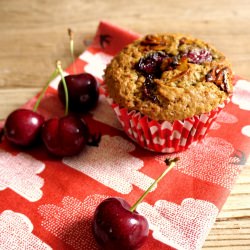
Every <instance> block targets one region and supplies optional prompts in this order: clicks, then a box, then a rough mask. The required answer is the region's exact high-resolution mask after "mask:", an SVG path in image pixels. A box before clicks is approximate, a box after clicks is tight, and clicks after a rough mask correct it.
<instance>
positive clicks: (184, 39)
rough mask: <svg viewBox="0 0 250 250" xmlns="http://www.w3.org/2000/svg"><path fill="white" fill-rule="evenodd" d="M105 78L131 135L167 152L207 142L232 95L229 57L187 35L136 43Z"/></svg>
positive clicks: (109, 68) (114, 61)
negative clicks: (207, 136)
mask: <svg viewBox="0 0 250 250" xmlns="http://www.w3.org/2000/svg"><path fill="white" fill-rule="evenodd" d="M104 79H105V85H106V90H107V94H108V96H109V97H110V98H111V100H112V107H113V108H114V110H115V112H116V114H117V117H118V119H119V121H120V122H121V124H122V126H123V128H124V130H125V132H126V133H127V134H128V136H129V137H130V138H131V139H133V140H134V141H136V142H137V143H138V144H139V145H141V146H142V147H144V148H147V149H149V150H153V151H156V152H163V153H171V152H178V151H181V150H184V149H186V148H188V147H189V146H190V145H191V144H192V143H193V142H196V141H199V140H201V139H202V138H204V136H205V135H206V134H207V131H208V129H209V128H210V126H211V125H212V122H213V121H214V120H215V119H216V117H217V115H218V113H219V112H220V111H221V110H222V109H223V108H224V107H225V104H226V103H227V102H228V101H229V97H230V95H231V94H232V91H233V85H232V71H231V65H230V63H229V62H228V61H227V59H226V58H225V56H224V55H223V54H222V53H221V52H219V51H218V50H217V49H215V48H214V47H213V46H211V45H209V44H208V43H205V42H203V41H201V40H199V39H196V38H192V37H190V36H185V35H183V34H154V35H147V36H145V37H143V38H140V39H138V40H136V41H134V42H133V43H132V44H129V45H128V46H126V47H125V48H124V49H123V50H122V51H121V52H120V53H119V54H118V55H117V56H115V57H114V58H113V59H112V61H111V62H110V64H109V65H108V66H107V68H106V70H105V78H104Z"/></svg>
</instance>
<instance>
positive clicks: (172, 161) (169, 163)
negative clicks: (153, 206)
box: [129, 157, 179, 212]
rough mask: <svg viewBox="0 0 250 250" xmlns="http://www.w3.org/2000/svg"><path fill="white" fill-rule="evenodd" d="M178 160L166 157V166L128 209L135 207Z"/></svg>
mask: <svg viewBox="0 0 250 250" xmlns="http://www.w3.org/2000/svg"><path fill="white" fill-rule="evenodd" d="M178 160H179V158H178V157H176V158H174V159H166V160H165V163H166V164H167V165H168V168H166V170H165V171H164V172H163V173H162V174H161V175H160V176H159V177H158V178H157V179H156V180H155V181H154V182H153V183H152V184H151V186H150V187H149V188H148V189H147V190H146V191H145V193H144V194H143V195H142V196H141V197H140V198H139V200H138V201H137V202H136V203H135V204H134V205H133V206H132V207H131V208H130V209H129V210H130V211H131V212H134V210H135V209H136V208H137V206H138V205H139V204H140V203H141V202H142V200H143V199H144V198H145V197H146V195H147V194H148V193H149V192H150V191H151V190H152V188H153V187H154V186H155V185H156V184H157V183H158V182H159V181H160V180H161V179H162V178H163V177H164V176H165V175H166V174H167V173H168V172H169V171H170V170H171V169H172V168H173V167H174V166H175V164H176V162H177V161H178Z"/></svg>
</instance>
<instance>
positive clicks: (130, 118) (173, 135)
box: [109, 99, 229, 153]
mask: <svg viewBox="0 0 250 250" xmlns="http://www.w3.org/2000/svg"><path fill="white" fill-rule="evenodd" d="M109 102H110V104H111V106H112V108H113V109H114V111H115V113H116V116H117V118H118V120H119V121H120V123H121V125H122V127H123V129H124V131H125V132H126V134H127V135H128V136H129V137H130V138H131V139H132V140H133V141H135V142H136V143H138V144H139V145H140V146H141V147H143V148H145V149H148V150H151V151H154V152H161V153H173V152H180V151H183V150H185V149H187V148H188V147H189V146H190V145H191V144H194V143H196V142H197V141H200V140H202V139H203V138H204V137H205V136H206V134H207V132H208V131H209V128H210V127H211V125H212V124H213V122H214V121H215V120H216V118H217V116H218V114H219V113H220V111H221V110H222V109H223V108H224V107H225V105H226V104H227V103H228V102H229V100H226V101H225V102H223V103H222V104H221V105H219V106H218V107H217V108H216V109H214V110H212V111H210V112H209V113H205V114H202V115H195V116H193V117H191V118H187V119H185V120H176V121H174V122H173V123H171V122H169V121H163V122H158V121H155V120H151V119H150V118H149V117H147V116H144V115H142V114H141V113H140V112H137V111H129V110H128V109H126V108H121V107H120V106H119V105H118V104H116V103H114V101H113V100H112V99H110V100H109Z"/></svg>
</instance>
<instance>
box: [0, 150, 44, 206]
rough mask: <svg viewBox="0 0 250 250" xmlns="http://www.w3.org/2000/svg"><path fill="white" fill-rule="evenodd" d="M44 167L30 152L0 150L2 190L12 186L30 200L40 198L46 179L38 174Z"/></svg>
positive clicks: (0, 187)
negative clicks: (13, 153) (15, 152)
mask: <svg viewBox="0 0 250 250" xmlns="http://www.w3.org/2000/svg"><path fill="white" fill-rule="evenodd" d="M44 168H45V165H44V163H43V162H41V161H38V160H36V159H35V158H33V157H32V156H30V155H28V154H25V153H19V154H17V155H12V154H10V153H8V152H5V151H3V150H0V191H1V190H4V189H6V188H10V189H12V190H13V191H15V192H16V193H18V194H19V195H21V196H22V197H24V198H25V199H27V200H29V201H37V200H39V199H40V198H41V197H42V191H41V187H42V186H43V184H44V180H43V178H41V177H40V176H38V175H37V174H39V173H41V172H42V171H43V170H44Z"/></svg>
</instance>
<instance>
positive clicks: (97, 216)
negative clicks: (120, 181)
mask: <svg viewBox="0 0 250 250" xmlns="http://www.w3.org/2000/svg"><path fill="white" fill-rule="evenodd" d="M177 161H178V158H174V159H166V160H165V163H166V164H167V165H168V167H167V169H166V170H165V171H164V172H163V173H162V174H161V175H160V176H159V177H158V178H157V179H156V180H155V181H154V182H153V184H152V185H150V187H149V188H148V189H147V190H146V191H145V193H144V194H143V195H142V196H141V197H140V198H139V199H138V200H137V202H136V203H135V204H134V205H133V206H130V205H129V204H128V203H127V202H126V200H124V199H122V198H119V197H110V198H107V199H105V200H103V201H102V202H101V203H100V204H99V205H98V206H97V208H96V210H95V213H94V217H93V234H94V237H95V239H96V241H97V242H98V244H99V245H100V246H101V247H102V249H108V250H115V249H119V250H127V249H130V250H135V249H139V248H140V247H141V246H142V245H143V244H144V243H145V241H146V239H147V237H148V233H149V225H148V221H147V219H146V218H145V217H144V216H143V215H140V214H139V213H138V212H137V211H136V208H137V206H138V205H139V204H140V203H141V202H142V200H143V199H144V198H145V197H146V195H147V194H148V193H149V192H150V191H151V190H152V188H153V187H154V186H155V185H156V184H157V183H158V182H159V181H160V180H161V179H162V178H163V177H164V176H165V175H166V174H167V173H168V172H169V171H170V170H171V169H172V168H173V167H174V166H175V164H176V162H177Z"/></svg>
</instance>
